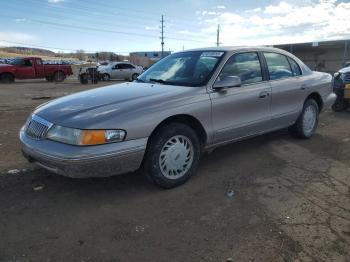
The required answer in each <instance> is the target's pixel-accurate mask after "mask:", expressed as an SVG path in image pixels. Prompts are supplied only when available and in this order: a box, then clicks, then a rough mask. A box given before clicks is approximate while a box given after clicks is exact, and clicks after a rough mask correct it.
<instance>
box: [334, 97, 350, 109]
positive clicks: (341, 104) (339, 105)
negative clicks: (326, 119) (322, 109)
mask: <svg viewBox="0 0 350 262" xmlns="http://www.w3.org/2000/svg"><path fill="white" fill-rule="evenodd" d="M348 107H349V102H348V101H346V100H344V99H341V98H339V99H338V98H337V100H335V103H334V104H333V105H332V109H333V111H334V112H341V111H344V110H345V109H347V108H348Z"/></svg>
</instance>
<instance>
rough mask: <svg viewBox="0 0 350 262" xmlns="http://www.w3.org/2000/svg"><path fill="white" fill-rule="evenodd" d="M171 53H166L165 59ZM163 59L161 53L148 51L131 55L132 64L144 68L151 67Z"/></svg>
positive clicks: (164, 54)
mask: <svg viewBox="0 0 350 262" xmlns="http://www.w3.org/2000/svg"><path fill="white" fill-rule="evenodd" d="M170 54H171V52H164V53H163V57H165V56H168V55H170ZM161 58H162V52H161V51H146V52H133V53H130V62H131V63H133V64H135V65H140V66H143V67H146V68H147V67H150V66H151V65H153V64H154V63H155V62H157V61H159V60H160V59H161Z"/></svg>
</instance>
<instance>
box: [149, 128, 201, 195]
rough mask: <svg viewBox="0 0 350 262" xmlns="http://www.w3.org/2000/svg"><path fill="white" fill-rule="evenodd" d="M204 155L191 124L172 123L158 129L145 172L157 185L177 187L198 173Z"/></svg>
mask: <svg viewBox="0 0 350 262" xmlns="http://www.w3.org/2000/svg"><path fill="white" fill-rule="evenodd" d="M200 153H201V146H200V142H199V139H198V137H197V134H196V133H195V131H194V130H193V129H192V128H190V127H188V126H187V125H184V124H181V123H171V124H168V125H166V126H163V127H161V128H159V129H158V130H156V132H155V134H153V135H152V137H151V138H150V141H149V143H148V147H147V151H146V155H145V158H144V162H143V171H144V172H145V175H146V176H147V177H148V178H149V179H150V180H151V181H152V182H153V183H155V184H156V185H158V186H160V187H163V188H173V187H176V186H179V185H181V184H183V183H185V182H186V181H187V180H188V179H189V178H190V177H191V176H192V175H193V174H194V173H195V171H196V169H197V166H198V163H199V158H200Z"/></svg>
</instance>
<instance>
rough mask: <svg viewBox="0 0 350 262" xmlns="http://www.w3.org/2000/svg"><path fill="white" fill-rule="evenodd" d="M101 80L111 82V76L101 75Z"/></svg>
mask: <svg viewBox="0 0 350 262" xmlns="http://www.w3.org/2000/svg"><path fill="white" fill-rule="evenodd" d="M102 80H103V81H109V80H111V76H110V75H109V74H103V75H102Z"/></svg>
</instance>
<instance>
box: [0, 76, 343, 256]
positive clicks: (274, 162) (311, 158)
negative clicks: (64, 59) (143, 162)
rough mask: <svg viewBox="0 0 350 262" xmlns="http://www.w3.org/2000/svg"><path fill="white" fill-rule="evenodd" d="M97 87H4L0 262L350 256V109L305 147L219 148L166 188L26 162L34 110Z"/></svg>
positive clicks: (324, 120)
mask: <svg viewBox="0 0 350 262" xmlns="http://www.w3.org/2000/svg"><path fill="white" fill-rule="evenodd" d="M105 84H106V83H101V84H99V85H98V86H101V85H105ZM108 84H112V82H109V83H108ZM92 87H95V86H92V85H88V86H82V85H80V84H78V83H76V82H75V81H74V80H68V81H66V82H64V83H60V84H53V83H47V82H45V81H34V82H33V81H19V82H17V83H16V84H11V85H4V84H3V85H0V94H1V95H0V261H350V192H349V188H350V131H349V130H350V111H348V112H343V113H333V112H326V113H324V114H322V116H321V118H320V125H319V128H318V131H317V134H316V135H315V136H314V137H313V138H312V139H310V140H297V139H294V138H291V137H290V136H289V135H288V133H287V132H286V131H283V130H282V131H279V132H275V133H272V134H268V135H265V136H262V137H257V138H254V139H250V140H247V141H242V142H239V143H235V144H231V145H228V146H225V147H221V148H218V149H216V150H215V151H214V152H212V153H211V154H207V155H204V156H203V158H202V161H201V164H200V167H199V170H198V173H197V175H196V176H194V177H193V178H192V179H191V180H190V181H189V182H188V183H187V184H185V185H183V186H181V187H179V188H176V189H172V190H162V189H159V188H157V187H154V186H152V185H150V184H148V183H147V182H146V181H145V180H144V179H143V178H142V176H141V175H140V174H138V173H131V174H126V175H122V176H116V177H110V178H102V179H70V178H65V177H60V176H57V175H53V174H50V173H48V172H47V171H45V170H42V169H40V168H35V167H32V166H30V165H29V164H28V163H26V161H25V159H24V158H23V157H22V156H21V153H20V146H19V142H18V138H17V133H18V130H19V129H20V127H21V125H22V124H23V122H24V121H25V119H26V117H27V116H28V114H29V113H30V111H31V110H33V108H34V107H35V106H37V105H38V104H40V103H43V102H46V101H48V100H49V99H53V98H55V97H59V96H62V95H66V94H69V93H74V92H77V91H81V90H85V89H88V88H92ZM33 98H34V99H33ZM13 169H18V170H19V172H18V173H16V172H15V174H9V173H8V171H9V170H13ZM228 190H234V196H232V197H228V196H227V194H226V192H227V191H228Z"/></svg>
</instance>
